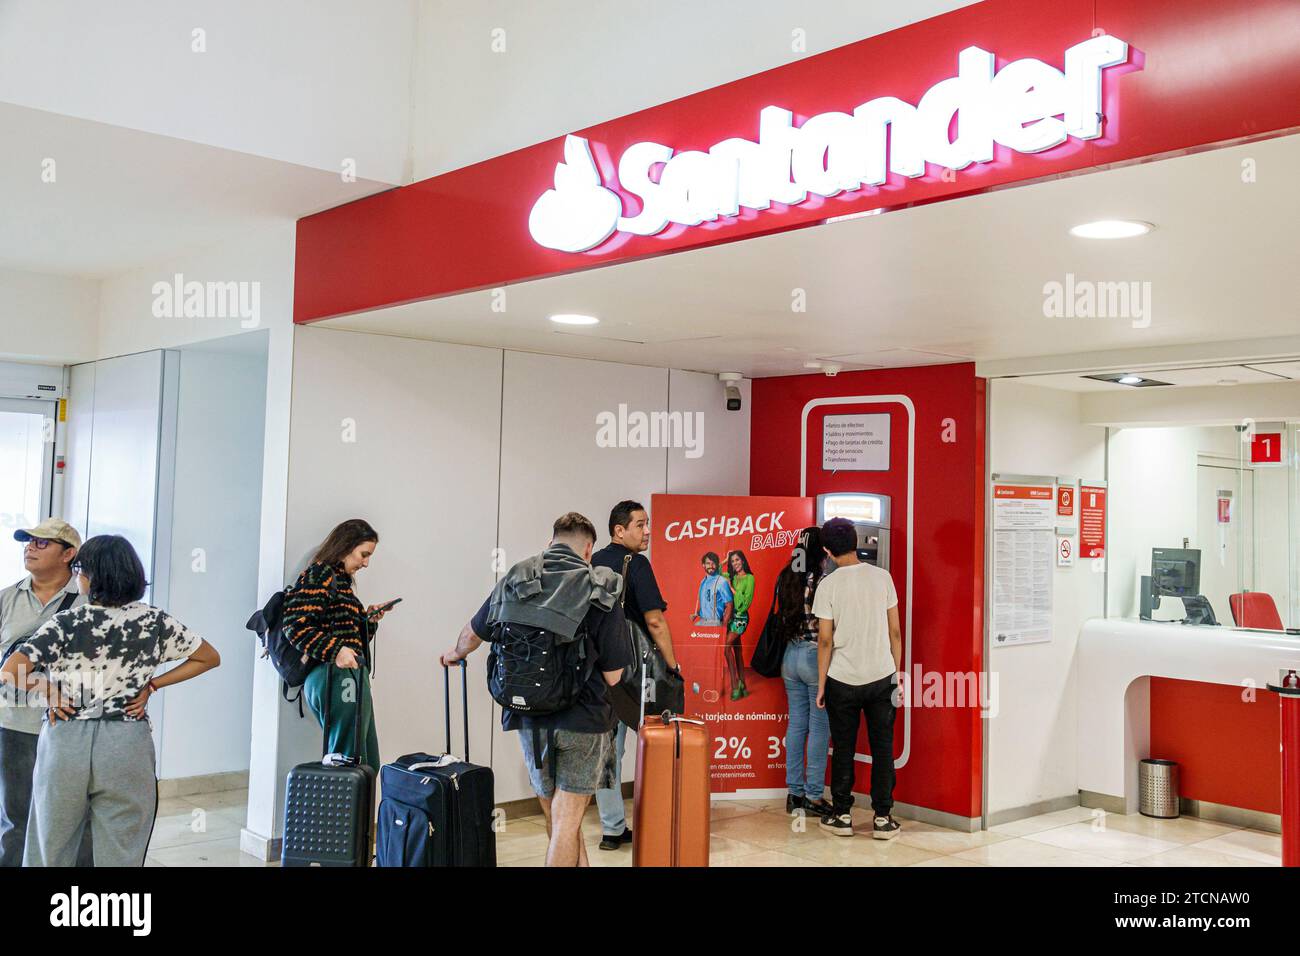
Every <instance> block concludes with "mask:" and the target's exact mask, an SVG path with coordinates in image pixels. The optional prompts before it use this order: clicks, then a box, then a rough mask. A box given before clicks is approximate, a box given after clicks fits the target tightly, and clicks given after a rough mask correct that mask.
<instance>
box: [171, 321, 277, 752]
mask: <svg viewBox="0 0 1300 956" xmlns="http://www.w3.org/2000/svg"><path fill="white" fill-rule="evenodd" d="M265 338H266V336H265V333H263V334H262V335H261V336H260V337H259V340H260V345H261V349H260V350H259V349H257V348H256V347H254V348H242V349H240V350H238V351H234V352H227V351H220V350H217V349H209V348H187V349H184V350H182V352H181V354H180V383H179V384H180V388H179V407H178V414H177V428H176V434H177V440H176V471H175V481H174V491H173V498H172V527H171V555H170V560H171V578H170V588H169V594H168V603H167V609H168V611H169V612H170V613H172V614H174V615H175V616H176V617H177V618H179V619H180V620H181V621H184V622H185V624H186V625H187V626H189V627H190V628H192V629H193V630H194V631H196V632H197V633H198V634H200V635H201V636H202V637H203V638H205V639H206V640H207V641H208V642H209V643H210V644H212V645H213V646H214V647H215V648H216V649H217V651H218V652H219V653H220V654H221V667H220V668H218V669H217V670H215V671H213V672H211V673H209V674H206V675H204V676H203V677H202V678H200V679H198V680H196V681H193V682H192V683H187V684H184V685H182V686H180V687H178V688H176V689H175V690H168V691H166V692H164V693H165V695H166V698H165V699H166V705H165V710H164V714H163V719H162V721H161V722H160V724H159V728H158V734H159V735H160V737H161V748H160V749H161V761H160V764H159V769H158V776H159V777H162V778H176V777H194V776H201V775H204V774H214V773H224V772H229V771H243V770H247V769H248V758H249V731H250V720H251V713H252V708H251V707H250V703H251V699H252V680H253V658H254V648H255V647H256V641H255V640H254V638H253V636H252V635H251V634H250V633H249V632H248V631H246V630H245V629H244V620H245V619H246V618H247V616H248V615H249V614H251V613H252V609H253V607H254V606H255V605H256V603H257V561H256V555H257V550H258V523H259V517H260V513H261V491H262V441H263V416H264V412H265V406H266V356H265V351H264V349H265ZM259 351H260V354H259ZM196 549H201V553H200V554H198V555H196V554H195V551H196ZM214 715H220V716H219V719H216V720H214V719H213V718H214Z"/></svg>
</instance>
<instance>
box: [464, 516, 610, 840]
mask: <svg viewBox="0 0 1300 956" xmlns="http://www.w3.org/2000/svg"><path fill="white" fill-rule="evenodd" d="M595 544H596V529H595V527H594V526H593V525H592V523H591V522H590V521H588V520H587V519H586V518H584V517H583V516H582V515H580V514H577V513H576V512H572V511H571V512H569V513H568V514H565V515H561V516H560V517H559V518H557V519H556V521H555V525H554V527H553V529H552V535H551V544H550V547H548V548H547V549H546V550H545V551H543V552H542V553H541V554H538V555H534V556H533V557H531V558H526V559H524V560H523V561H520V562H519V563H518V564H516V565H514V567H512V568H511V569H510V570H509V571H508V572H506V575H505V576H504V577H503V578H502V579H501V580H500V581H498V582H497V585H496V587H494V588H493V589H492V593H491V594H490V595H489V596H488V599H487V600H486V601H484V602H483V606H482V607H480V608H479V610H478V613H477V614H475V615H474V617H473V618H471V619H470V622H469V623H468V624H466V625H465V627H464V628H463V629H462V630H461V633H460V638H459V639H458V640H457V641H456V646H455V647H454V648H452V649H451V650H450V651H448V652H447V653H445V654H443V655H442V662H443V663H444V664H454V663H456V662H457V661H461V660H464V659H465V658H466V657H468V656H469V655H470V654H471V653H473V652H474V650H475V649H477V648H478V646H479V645H480V644H482V643H483V642H484V641H491V640H493V639H494V637H497V636H499V633H498V632H499V630H500V628H501V626H502V625H509V624H519V625H525V626H529V627H535V628H544V629H545V630H547V631H550V632H552V633H554V634H555V635H557V636H560V637H565V638H574V637H576V638H577V639H579V640H582V641H584V642H585V646H584V657H585V659H586V660H588V661H591V662H592V663H591V665H590V670H589V672H588V673H587V675H586V679H585V680H584V682H583V684H582V686H581V688H580V689H579V691H578V694H577V697H576V699H574V701H573V703H572V705H571V706H570V707H569V708H568V709H567V710H560V711H557V712H555V713H546V714H536V715H529V714H525V713H516V712H515V711H513V710H510V709H507V708H504V707H503V708H502V710H501V727H502V729H503V730H518V731H520V734H519V738H520V744H521V746H522V749H523V756H524V762H525V764H526V765H527V767H528V777H529V782H530V783H531V784H532V786H533V791H534V792H535V793H536V794H537V799H538V802H539V803H540V804H541V808H542V813H543V814H544V815H545V817H546V825H547V830H548V832H549V833H550V845H549V847H548V849H547V853H546V865H547V866H587V865H588V859H587V848H586V846H585V844H584V842H583V839H582V815H583V812H584V811H585V810H586V808H587V803H588V802H589V801H590V800H591V795H592V794H594V793H595V792H596V791H597V790H598V789H599V788H600V786H601V784H602V783H606V785H607V786H608V783H607V782H606V781H604V780H603V777H604V776H605V774H606V764H607V763H608V761H607V759H606V758H607V750H608V748H609V747H610V731H611V730H613V729H614V722H615V720H616V719H617V718H616V717H615V714H614V707H613V705H612V704H611V703H610V701H609V696H608V693H607V691H608V688H609V687H610V686H612V685H614V684H617V683H618V680H619V677H620V676H621V675H622V673H623V668H624V667H627V666H629V665H630V664H631V663H632V653H631V650H630V648H629V647H628V643H627V632H626V629H625V626H624V624H623V612H622V610H621V609H620V608H619V606H618V594H619V589H620V588H621V586H622V578H621V577H620V576H619V574H618V573H617V572H615V571H612V570H610V569H609V568H599V567H598V568H593V567H592V566H591V553H592V550H593V548H594V547H595ZM507 640H508V639H507ZM507 646H508V645H507ZM502 653H504V651H502ZM552 751H553V752H552Z"/></svg>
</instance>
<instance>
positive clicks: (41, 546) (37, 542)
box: [27, 538, 69, 551]
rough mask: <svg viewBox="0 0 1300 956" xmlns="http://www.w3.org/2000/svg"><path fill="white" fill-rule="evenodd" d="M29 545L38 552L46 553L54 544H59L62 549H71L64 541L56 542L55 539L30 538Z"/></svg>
mask: <svg viewBox="0 0 1300 956" xmlns="http://www.w3.org/2000/svg"><path fill="white" fill-rule="evenodd" d="M27 544H29V545H31V546H32V547H33V548H35V549H36V550H37V551H44V550H45V549H46V548H48V547H49V546H50V545H52V544H57V545H58V546H59V547H61V548H66V547H69V545H67V544H65V543H64V542H62V541H55V540H54V539H53V538H28V539H27Z"/></svg>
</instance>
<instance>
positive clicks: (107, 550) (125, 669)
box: [0, 535, 221, 866]
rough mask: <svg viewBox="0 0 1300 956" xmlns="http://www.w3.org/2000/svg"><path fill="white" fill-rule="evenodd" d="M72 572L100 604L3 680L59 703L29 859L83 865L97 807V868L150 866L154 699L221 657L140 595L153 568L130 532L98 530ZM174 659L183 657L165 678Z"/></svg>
mask: <svg viewBox="0 0 1300 956" xmlns="http://www.w3.org/2000/svg"><path fill="white" fill-rule="evenodd" d="M72 570H73V572H74V573H76V574H78V575H79V576H80V577H79V583H80V587H81V590H82V592H83V593H84V594H86V595H87V597H88V598H89V602H88V603H87V604H85V605H83V606H81V607H78V608H73V609H72V610H69V611H63V612H61V613H59V614H56V615H55V616H54V617H53V618H52V619H51V620H50V621H49V622H48V623H46V624H45V625H44V626H42V627H41V628H40V629H39V630H38V631H37V632H36V633H35V634H33V635H32V636H31V637H29V638H28V639H27V640H26V641H24V642H22V643H20V644H19V645H17V647H16V649H15V650H14V653H13V655H12V656H11V657H10V658H9V659H8V660H7V661H6V662H5V664H4V666H3V667H2V668H0V681H3V682H5V683H8V684H13V685H16V686H17V688H18V689H19V690H20V691H21V692H26V693H28V694H33V693H34V694H38V695H40V696H41V697H43V699H44V700H45V701H46V703H47V707H48V711H47V713H48V718H49V720H48V722H47V724H46V725H45V726H44V727H42V728H41V736H40V742H39V743H38V744H37V748H36V771H35V775H34V779H33V793H32V810H31V816H30V818H29V820H28V826H27V847H26V851H25V853H24V855H23V865H24V866H72V865H74V864H75V863H76V856H77V847H78V845H79V843H80V840H81V830H82V826H83V824H84V822H85V821H86V820H87V811H89V826H90V828H91V836H92V842H93V843H94V853H95V866H143V865H144V856H145V852H146V851H147V850H148V848H149V837H150V834H151V833H152V831H153V821H154V816H155V815H156V813H157V809H158V781H157V778H156V776H155V765H154V747H153V734H152V732H151V730H150V726H149V717H148V713H147V711H146V708H147V707H148V704H149V697H150V696H151V695H152V694H153V693H154V692H155V691H157V690H160V689H161V688H163V687H167V686H170V685H172V684H178V683H180V682H181V681H186V680H189V679H190V678H192V677H197V676H199V675H200V674H202V673H203V672H204V671H207V670H211V669H212V668H214V667H216V666H217V665H218V664H220V663H221V658H220V656H219V655H218V654H217V652H216V650H215V649H214V648H213V647H212V645H210V644H209V643H208V642H207V641H205V640H203V639H202V638H200V637H199V636H198V635H197V634H195V633H194V632H193V631H191V630H189V629H188V628H187V627H186V626H185V625H184V624H182V623H181V622H180V621H177V620H176V619H175V618H173V617H171V616H170V615H169V614H167V613H165V612H164V611H160V610H159V609H158V608H156V607H152V606H150V605H148V604H145V603H144V602H142V601H141V600H140V599H141V598H142V597H144V592H145V587H146V582H145V575H144V567H143V565H141V563H140V558H139V557H138V556H137V555H136V553H135V549H134V548H132V547H131V545H130V543H129V542H128V541H127V540H126V539H125V538H123V537H121V536H119V535H98V536H96V537H94V538H91V539H90V540H89V541H87V542H86V543H85V544H83V545H82V546H81V551H80V552H79V553H78V554H77V557H76V560H75V562H74V563H73V566H72ZM172 661H184V663H182V664H181V665H180V666H179V667H176V668H173V669H172V670H170V671H168V672H167V673H165V674H162V675H160V676H154V675H155V672H156V671H157V670H158V668H159V666H161V665H163V664H167V663H170V662H172Z"/></svg>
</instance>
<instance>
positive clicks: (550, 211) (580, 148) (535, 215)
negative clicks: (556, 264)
mask: <svg viewBox="0 0 1300 956" xmlns="http://www.w3.org/2000/svg"><path fill="white" fill-rule="evenodd" d="M622 211H623V204H622V203H621V202H619V198H618V194H617V193H615V192H613V191H612V190H609V189H606V188H605V187H604V186H602V185H601V184H600V173H599V172H597V171H596V163H595V161H593V160H592V158H591V147H590V146H588V145H587V141H586V140H585V139H583V138H582V137H581V136H567V137H565V140H564V162H562V163H559V164H558V165H556V167H555V188H554V189H548V190H546V192H544V193H542V195H541V198H540V199H538V200H537V202H536V203H534V204H533V211H532V212H531V213H529V215H528V231H529V232H531V233H532V234H533V238H534V239H536V240H537V242H538V243H539V244H541V245H543V246H546V248H548V249H559V250H560V251H561V252H583V251H585V250H587V249H590V248H591V247H592V246H598V245H600V244H601V243H602V242H604V241H605V240H606V239H608V238H609V236H610V233H612V232H613V231H614V224H615V222H617V220H618V217H619V214H620V213H621V212H622Z"/></svg>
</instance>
